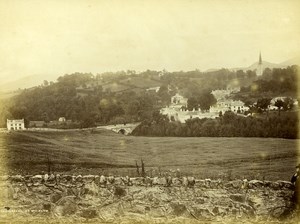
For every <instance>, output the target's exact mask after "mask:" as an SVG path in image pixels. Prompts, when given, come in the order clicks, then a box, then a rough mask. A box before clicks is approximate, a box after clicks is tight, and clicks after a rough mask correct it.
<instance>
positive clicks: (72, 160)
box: [0, 129, 300, 180]
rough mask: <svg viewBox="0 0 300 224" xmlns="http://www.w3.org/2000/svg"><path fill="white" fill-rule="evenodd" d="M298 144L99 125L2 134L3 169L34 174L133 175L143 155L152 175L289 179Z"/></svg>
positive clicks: (295, 162)
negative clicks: (127, 131)
mask: <svg viewBox="0 0 300 224" xmlns="http://www.w3.org/2000/svg"><path fill="white" fill-rule="evenodd" d="M298 143H299V140H288V139H271V138H173V137H134V136H123V135H120V134H115V133H112V132H110V131H106V130H99V129H98V130H93V131H91V130H81V131H61V132H29V131H24V132H10V133H0V150H1V158H0V159H1V161H2V164H3V165H2V166H1V173H2V174H3V173H10V174H20V173H22V174H26V173H29V174H35V173H41V171H47V167H48V166H50V167H51V169H52V171H53V172H65V173H70V174H78V173H80V174H106V175H108V174H113V175H131V176H134V175H136V168H135V161H137V162H138V164H139V165H140V160H141V158H142V159H143V160H144V162H145V167H146V171H147V172H148V174H149V175H159V174H164V173H165V172H166V171H169V170H171V173H172V170H176V169H180V172H181V173H182V174H185V175H194V176H195V177H197V178H212V179H213V178H227V179H231V178H247V179H254V178H256V179H268V180H278V179H281V180H289V179H290V177H291V175H292V174H293V172H294V170H295V165H296V164H297V144H298ZM48 158H49V160H48ZM48 161H49V162H48ZM298 161H300V160H298ZM48 164H50V165H48Z"/></svg>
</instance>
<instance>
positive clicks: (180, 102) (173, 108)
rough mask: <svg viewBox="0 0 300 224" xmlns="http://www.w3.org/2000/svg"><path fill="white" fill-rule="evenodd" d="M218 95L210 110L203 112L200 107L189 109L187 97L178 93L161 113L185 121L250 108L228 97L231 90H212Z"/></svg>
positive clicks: (237, 112)
mask: <svg viewBox="0 0 300 224" xmlns="http://www.w3.org/2000/svg"><path fill="white" fill-rule="evenodd" d="M212 93H213V94H214V95H216V96H217V97H216V98H217V103H216V104H215V105H213V106H211V107H210V109H209V111H207V112H202V111H201V110H200V109H198V110H196V109H193V110H192V111H189V110H187V98H185V97H183V96H181V95H179V94H178V93H177V94H176V95H175V96H173V97H172V98H171V104H170V105H169V106H168V107H165V108H162V109H161V110H160V113H161V114H164V115H167V116H168V118H169V119H170V120H173V121H179V122H181V123H185V121H186V120H188V119H192V118H200V119H202V118H216V117H219V115H220V112H221V113H222V114H224V113H225V112H226V111H232V112H234V113H236V114H243V113H244V112H246V111H247V110H249V108H248V107H247V106H245V105H244V103H243V102H242V101H239V100H238V101H235V100H231V99H226V97H227V96H229V95H230V93H231V91H227V90H215V91H213V92H212Z"/></svg>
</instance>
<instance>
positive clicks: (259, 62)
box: [256, 52, 263, 76]
mask: <svg viewBox="0 0 300 224" xmlns="http://www.w3.org/2000/svg"><path fill="white" fill-rule="evenodd" d="M256 71H257V72H256V75H257V76H261V75H262V73H263V64H262V59H261V52H259V59H258V65H257V69H256Z"/></svg>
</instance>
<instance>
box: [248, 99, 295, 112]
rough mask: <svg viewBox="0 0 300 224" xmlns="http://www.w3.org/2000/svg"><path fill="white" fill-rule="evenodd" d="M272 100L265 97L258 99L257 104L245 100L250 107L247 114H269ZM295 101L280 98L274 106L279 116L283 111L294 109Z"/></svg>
mask: <svg viewBox="0 0 300 224" xmlns="http://www.w3.org/2000/svg"><path fill="white" fill-rule="evenodd" d="M271 100H272V98H269V97H263V98H259V99H257V101H256V102H253V101H251V100H245V105H246V106H248V107H249V111H247V112H246V114H248V113H251V114H252V113H264V112H266V113H267V114H268V113H269V111H270V106H271V105H272V103H271ZM294 103H295V102H294V100H293V99H292V98H290V97H284V98H278V99H277V100H276V101H275V102H274V103H273V105H274V106H275V107H277V111H278V114H279V115H280V112H281V111H282V110H283V111H288V110H292V109H293V108H294Z"/></svg>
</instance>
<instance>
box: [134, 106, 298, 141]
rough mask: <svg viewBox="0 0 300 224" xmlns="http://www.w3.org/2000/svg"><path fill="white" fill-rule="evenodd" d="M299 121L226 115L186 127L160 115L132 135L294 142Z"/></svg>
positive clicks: (284, 115) (293, 115)
mask: <svg viewBox="0 0 300 224" xmlns="http://www.w3.org/2000/svg"><path fill="white" fill-rule="evenodd" d="M298 127H299V119H298V115H297V113H296V112H286V113H281V115H278V113H277V112H273V113H270V114H267V115H266V114H263V115H262V116H258V117H252V116H249V117H242V116H238V115H236V114H234V113H233V112H229V111H228V112H225V114H224V115H221V116H220V117H219V118H217V119H208V118H204V119H199V118H194V119H189V120H187V121H186V123H180V122H170V121H169V119H168V118H167V117H166V116H164V115H161V114H156V116H154V119H152V120H145V121H143V122H142V123H141V124H140V125H139V126H138V127H137V128H136V129H134V131H133V133H132V134H133V135H136V136H174V137H179V136H182V137H272V138H290V139H294V138H297V137H298V136H297V133H298Z"/></svg>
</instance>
